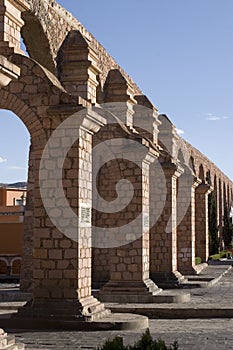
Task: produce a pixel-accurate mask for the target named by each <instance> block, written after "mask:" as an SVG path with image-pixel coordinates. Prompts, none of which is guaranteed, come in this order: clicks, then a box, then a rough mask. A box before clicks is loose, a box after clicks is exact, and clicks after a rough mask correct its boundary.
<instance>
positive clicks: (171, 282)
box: [150, 271, 186, 289]
mask: <svg viewBox="0 0 233 350" xmlns="http://www.w3.org/2000/svg"><path fill="white" fill-rule="evenodd" d="M150 278H151V279H152V280H153V281H154V282H155V283H156V284H157V286H158V287H159V288H162V289H173V288H179V287H180V285H181V283H184V282H185V281H186V280H185V277H184V276H183V275H182V274H181V273H180V272H178V271H174V272H156V273H151V275H150Z"/></svg>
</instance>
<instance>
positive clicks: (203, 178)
mask: <svg viewBox="0 0 233 350" xmlns="http://www.w3.org/2000/svg"><path fill="white" fill-rule="evenodd" d="M198 177H199V179H201V180H202V181H203V182H204V181H205V172H204V167H203V165H202V164H200V166H199V174H198Z"/></svg>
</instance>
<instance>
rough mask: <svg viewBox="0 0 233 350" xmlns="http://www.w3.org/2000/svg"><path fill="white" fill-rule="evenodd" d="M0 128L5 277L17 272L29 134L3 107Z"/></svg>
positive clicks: (1, 270)
mask: <svg viewBox="0 0 233 350" xmlns="http://www.w3.org/2000/svg"><path fill="white" fill-rule="evenodd" d="M0 129H1V132H2V133H1V146H0V242H1V244H0V274H1V279H4V278H7V279H8V278H9V277H13V275H12V273H13V272H14V277H16V276H17V277H19V275H20V266H21V257H22V250H23V237H24V209H25V205H26V197H27V181H28V158H29V145H30V134H29V131H28V130H27V128H26V126H25V125H24V123H23V122H22V120H21V119H20V118H19V117H18V116H16V114H14V113H13V112H11V111H9V110H3V109H1V110H0ZM12 267H13V269H12Z"/></svg>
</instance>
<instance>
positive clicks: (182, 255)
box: [177, 169, 200, 275]
mask: <svg viewBox="0 0 233 350" xmlns="http://www.w3.org/2000/svg"><path fill="white" fill-rule="evenodd" d="M186 170H187V169H186ZM187 171H188V170H187ZM186 176H187V173H184V175H183V177H186ZM182 180H184V181H182V184H181V183H179V185H178V186H180V187H181V186H182V192H183V196H182V197H183V198H182V202H181V203H179V208H178V210H179V211H180V213H179V212H178V213H179V214H178V217H179V216H181V217H180V219H182V220H181V221H180V223H179V225H178V228H177V243H178V244H177V253H178V258H177V266H178V271H179V272H181V273H182V274H184V275H185V274H193V273H194V274H195V273H196V269H195V188H196V187H197V186H198V185H199V184H200V180H197V179H196V178H193V181H192V180H191V183H190V177H189V176H187V181H186V178H183V179H182ZM186 206H187V210H186ZM183 207H185V210H184V211H183ZM182 217H183V218H182Z"/></svg>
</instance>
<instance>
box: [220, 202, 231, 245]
mask: <svg viewBox="0 0 233 350" xmlns="http://www.w3.org/2000/svg"><path fill="white" fill-rule="evenodd" d="M222 237H223V241H224V245H225V247H226V248H227V247H229V246H230V244H231V243H232V238H233V225H232V221H231V218H230V213H229V210H228V209H227V205H225V207H224V216H223V232H222Z"/></svg>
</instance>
